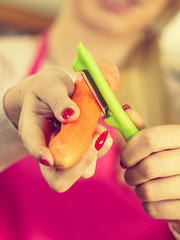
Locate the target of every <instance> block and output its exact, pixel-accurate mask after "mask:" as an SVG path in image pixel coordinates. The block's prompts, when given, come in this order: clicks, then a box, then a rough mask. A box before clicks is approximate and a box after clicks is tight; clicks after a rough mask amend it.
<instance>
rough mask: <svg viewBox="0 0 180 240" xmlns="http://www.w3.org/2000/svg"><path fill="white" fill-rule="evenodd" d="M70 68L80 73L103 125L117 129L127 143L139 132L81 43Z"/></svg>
mask: <svg viewBox="0 0 180 240" xmlns="http://www.w3.org/2000/svg"><path fill="white" fill-rule="evenodd" d="M72 67H73V69H74V71H76V72H80V73H81V75H82V77H83V78H84V80H85V81H86V83H87V84H88V86H89V88H90V90H91V91H92V93H93V95H94V97H95V98H96V100H97V102H98V104H99V106H100V108H101V110H102V112H103V115H104V116H103V121H104V122H105V124H107V125H110V126H112V127H115V128H116V129H118V130H119V131H120V132H121V134H122V136H123V137H124V139H125V140H126V142H127V141H129V140H130V139H131V138H132V137H133V136H134V135H135V134H136V133H138V132H139V130H138V129H137V127H136V126H135V125H134V123H133V122H132V121H131V120H130V118H129V117H128V116H127V114H126V113H125V112H124V110H123V109H122V107H121V105H120V104H119V102H118V100H117V99H116V97H115V95H114V94H113V92H112V90H111V88H110V87H109V85H108V84H107V82H106V80H105V78H104V76H103V74H102V73H101V71H100V69H99V67H98V66H97V64H96V62H95V60H94V58H93V57H92V55H91V53H90V52H89V51H88V50H87V49H86V48H85V47H84V46H83V44H82V42H79V44H78V46H77V57H76V59H75V61H74V62H73V65H72Z"/></svg>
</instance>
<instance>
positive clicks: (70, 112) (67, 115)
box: [61, 108, 74, 120]
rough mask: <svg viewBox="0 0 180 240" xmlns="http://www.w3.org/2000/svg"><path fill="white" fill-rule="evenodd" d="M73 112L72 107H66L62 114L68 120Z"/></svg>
mask: <svg viewBox="0 0 180 240" xmlns="http://www.w3.org/2000/svg"><path fill="white" fill-rule="evenodd" d="M73 114H74V110H73V109H72V108H65V109H64V111H63V112H62V113H61V116H62V117H63V118H64V119H65V120H66V119H68V118H69V117H70V116H72V115H73Z"/></svg>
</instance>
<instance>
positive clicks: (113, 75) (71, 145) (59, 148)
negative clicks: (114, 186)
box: [49, 61, 119, 169]
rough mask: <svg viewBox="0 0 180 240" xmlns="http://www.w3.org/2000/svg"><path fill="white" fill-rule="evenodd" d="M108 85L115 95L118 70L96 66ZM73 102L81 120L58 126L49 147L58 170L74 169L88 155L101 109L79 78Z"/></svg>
mask: <svg viewBox="0 0 180 240" xmlns="http://www.w3.org/2000/svg"><path fill="white" fill-rule="evenodd" d="M98 66H99V68H100V70H101V72H102V74H103V76H104V77H105V79H106V81H107V83H108V84H109V86H110V87H111V89H112V90H113V92H115V91H116V90H117V88H118V84H119V72H118V70H117V68H116V67H115V66H114V65H112V64H110V63H108V62H106V61H101V62H99V64H98ZM72 100H73V101H74V102H76V104H77V105H78V107H79V108H80V116H79V118H78V119H77V120H75V121H74V122H70V123H65V124H63V123H62V124H61V130H60V132H59V133H58V134H57V135H56V136H55V137H54V138H53V139H52V140H51V141H50V143H49V147H50V150H51V152H52V154H53V157H54V160H55V165H56V167H57V168H60V169H64V168H68V167H71V166H73V165H74V164H75V163H76V162H77V161H78V160H79V159H80V158H81V157H82V156H83V154H84V153H85V152H86V151H87V149H88V148H89V146H90V145H91V143H92V138H93V135H94V132H95V129H96V126H97V122H98V120H99V117H100V114H101V109H100V107H99V105H98V103H97V101H96V99H95V98H94V96H93V94H92V93H91V91H90V89H89V87H88V86H87V84H86V82H85V81H84V79H82V77H81V75H79V76H78V78H77V80H76V82H75V91H74V94H73V96H72Z"/></svg>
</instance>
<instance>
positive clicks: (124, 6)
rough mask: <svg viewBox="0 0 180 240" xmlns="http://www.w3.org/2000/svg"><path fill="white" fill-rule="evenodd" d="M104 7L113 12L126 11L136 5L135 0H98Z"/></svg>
mask: <svg viewBox="0 0 180 240" xmlns="http://www.w3.org/2000/svg"><path fill="white" fill-rule="evenodd" d="M98 2H99V4H100V5H101V6H102V7H104V8H105V9H107V10H109V11H113V12H117V13H119V12H121V13H123V12H127V11H129V10H131V9H132V8H134V7H135V6H137V5H138V1H137V0H98Z"/></svg>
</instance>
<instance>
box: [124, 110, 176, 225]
mask: <svg viewBox="0 0 180 240" xmlns="http://www.w3.org/2000/svg"><path fill="white" fill-rule="evenodd" d="M126 112H127V114H128V115H130V117H131V119H132V120H133V115H134V112H135V111H134V110H133V109H128V110H126ZM135 122H136V125H137V126H138V118H136V119H135ZM139 122H140V125H141V126H142V119H141V118H140V121H139ZM121 163H122V165H123V166H124V167H126V168H127V169H126V171H125V180H126V182H127V183H128V184H129V185H132V186H135V192H136V195H137V196H138V198H139V199H140V200H141V201H142V206H143V209H144V211H145V212H146V213H147V214H149V215H150V216H151V217H153V218H156V219H165V220H170V221H174V223H176V229H177V228H178V220H180V125H164V126H156V127H151V128H144V129H143V130H142V131H140V132H139V133H138V134H137V135H136V136H134V137H133V138H132V139H131V140H130V141H129V142H128V143H127V144H126V145H125V146H124V148H123V150H122V152H121ZM174 226H175V225H174Z"/></svg>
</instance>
